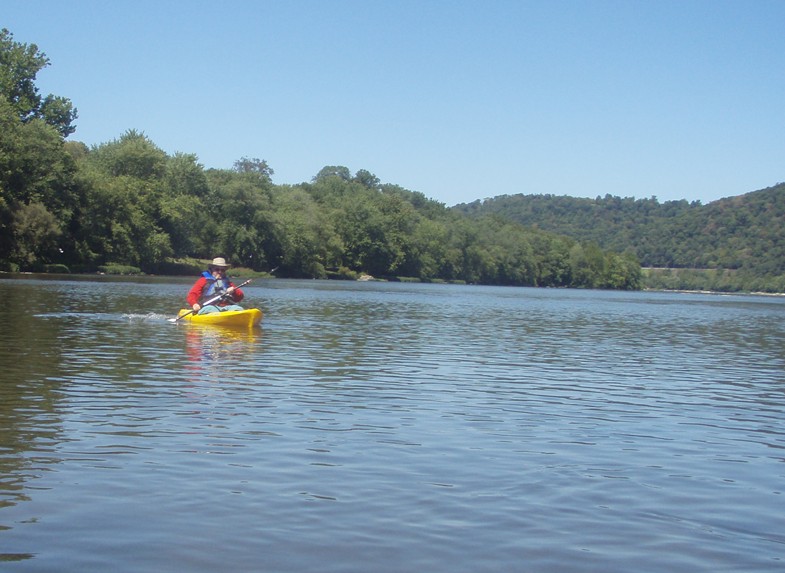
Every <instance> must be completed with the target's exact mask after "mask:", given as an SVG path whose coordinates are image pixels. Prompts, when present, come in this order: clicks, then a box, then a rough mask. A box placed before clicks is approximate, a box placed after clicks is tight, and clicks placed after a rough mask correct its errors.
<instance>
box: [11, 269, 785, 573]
mask: <svg viewBox="0 0 785 573" xmlns="http://www.w3.org/2000/svg"><path fill="white" fill-rule="evenodd" d="M191 282H192V281H191V280H190V279H188V280H184V279H166V278H146V279H125V280H120V279H102V278H101V277H96V278H92V279H84V278H82V279H80V278H79V277H71V278H45V277H36V276H27V277H20V276H8V275H5V276H4V277H3V278H2V279H0V300H2V305H0V318H1V319H2V326H3V328H2V330H0V562H2V563H0V569H2V570H3V571H8V572H14V571H25V572H28V571H35V572H53V571H57V572H80V573H81V572H93V571H95V572H107V571H112V572H114V573H125V572H128V573H131V572H133V573H137V572H140V571H145V572H148V571H149V572H153V571H154V572H158V573H160V572H178V573H180V572H210V573H215V572H217V571H231V572H233V573H236V572H297V573H302V572H319V573H323V572H328V573H329V572H335V573H354V572H356V573H386V572H390V573H419V572H423V573H424V572H428V573H457V572H465V573H484V572H488V573H499V572H524V571H525V572H554V573H565V572H568V573H570V572H603V573H608V572H619V573H622V572H623V573H630V572H636V573H640V572H657V573H662V572H668V573H673V572H681V571H683V572H689V573H696V572H711V573H716V572H719V571H734V572H740V571H743V572H745V573H751V572H758V571H771V572H774V571H776V572H780V571H783V570H785V491H783V490H784V488H785V299H781V298H776V297H763V296H720V295H708V294H677V293H639V292H636V293H619V292H600V291H578V290H545V289H527V288H496V287H475V286H457V285H421V284H415V285H410V284H400V283H375V282H366V283H354V282H352V283H349V282H326V281H286V280H258V281H255V282H253V283H252V284H251V285H249V286H248V287H246V288H245V289H244V290H245V293H246V300H245V304H246V306H258V307H259V308H261V309H262V310H263V311H264V313H265V316H264V319H263V321H262V326H261V328H257V329H255V330H251V331H246V330H240V331H237V330H234V331H232V330H224V329H221V328H217V327H211V328H210V327H202V328H199V327H197V326H195V325H190V324H172V323H170V322H169V321H168V320H167V319H169V318H172V317H173V316H175V315H176V312H177V310H178V308H180V305H181V304H182V302H183V299H184V297H185V293H186V291H187V289H188V287H189V286H190V284H191Z"/></svg>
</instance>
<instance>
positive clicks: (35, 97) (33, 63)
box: [0, 28, 77, 137]
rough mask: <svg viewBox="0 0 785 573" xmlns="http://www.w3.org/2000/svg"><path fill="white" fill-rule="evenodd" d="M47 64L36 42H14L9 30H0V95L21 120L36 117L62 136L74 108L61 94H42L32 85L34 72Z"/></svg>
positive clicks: (70, 128)
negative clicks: (42, 95) (44, 95)
mask: <svg viewBox="0 0 785 573" xmlns="http://www.w3.org/2000/svg"><path fill="white" fill-rule="evenodd" d="M48 65H49V58H47V57H46V54H44V53H43V52H41V51H39V50H38V46H36V45H35V44H22V43H20V42H16V41H14V37H13V34H12V33H11V32H9V31H8V30H7V29H5V28H3V29H2V30H0V97H2V98H5V100H6V101H7V102H8V103H9V104H10V105H11V107H12V108H13V110H14V112H15V113H16V115H17V117H18V118H19V119H20V120H21V121H22V122H23V123H26V122H29V121H32V120H34V119H39V120H42V121H43V122H44V123H46V124H47V125H50V126H52V127H54V128H55V129H56V130H57V131H58V133H59V134H60V135H61V136H62V137H66V136H68V135H70V134H71V133H73V132H74V129H75V128H74V126H73V122H74V120H75V119H76V116H77V113H76V109H75V108H74V107H73V106H72V105H71V102H70V100H68V99H67V98H64V97H60V96H54V95H52V94H49V95H47V96H46V97H44V98H42V97H41V95H40V94H39V93H38V87H37V86H36V85H35V79H36V76H37V75H38V72H39V71H41V70H42V69H43V68H45V67H46V66H48Z"/></svg>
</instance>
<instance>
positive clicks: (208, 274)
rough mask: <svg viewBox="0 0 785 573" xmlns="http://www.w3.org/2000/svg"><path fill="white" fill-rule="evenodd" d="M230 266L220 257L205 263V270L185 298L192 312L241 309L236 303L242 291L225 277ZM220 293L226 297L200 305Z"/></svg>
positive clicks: (205, 312) (241, 296)
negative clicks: (207, 263)
mask: <svg viewBox="0 0 785 573" xmlns="http://www.w3.org/2000/svg"><path fill="white" fill-rule="evenodd" d="M230 266H231V265H230V264H228V263H227V262H226V260H225V259H223V258H222V257H216V258H214V259H213V261H212V262H211V263H210V264H209V265H207V270H206V271H204V272H203V273H202V276H200V277H199V278H198V279H197V280H196V282H195V283H194V286H192V287H191V290H190V291H188V296H187V297H186V299H185V300H186V301H188V304H189V306H190V307H191V308H192V309H193V311H194V313H196V314H207V313H210V312H220V311H222V310H243V307H241V306H240V305H239V304H237V303H238V302H240V301H241V300H243V297H244V296H245V295H243V291H242V290H240V289H239V288H237V287H236V286H235V285H234V283H232V282H231V281H230V280H229V279H228V278H226V271H227V269H228V268H229V267H230ZM221 294H226V297H225V298H222V299H221V300H219V301H217V302H215V303H213V304H208V305H207V306H202V304H203V303H204V302H205V301H207V300H209V299H211V298H215V297H216V296H218V295H221Z"/></svg>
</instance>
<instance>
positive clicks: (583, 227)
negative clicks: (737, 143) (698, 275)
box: [453, 183, 785, 276]
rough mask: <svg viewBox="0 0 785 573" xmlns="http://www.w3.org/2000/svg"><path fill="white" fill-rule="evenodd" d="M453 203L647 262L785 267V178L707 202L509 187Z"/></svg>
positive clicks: (769, 272)
mask: <svg viewBox="0 0 785 573" xmlns="http://www.w3.org/2000/svg"><path fill="white" fill-rule="evenodd" d="M453 209H455V210H456V211H459V212H462V213H465V214H467V215H469V216H481V215H488V214H494V215H497V216H501V217H504V218H507V219H510V220H512V221H516V222H518V223H521V224H523V225H527V226H531V227H536V228H539V229H543V230H546V231H550V232H554V233H559V234H563V235H567V236H569V237H572V238H574V239H577V240H579V241H587V242H594V243H596V244H597V245H598V246H600V247H601V248H603V249H608V250H611V251H616V252H631V253H633V254H635V255H636V256H637V257H638V260H639V261H640V262H641V265H642V266H643V267H666V268H700V269H737V270H739V271H744V272H746V273H749V274H753V275H756V276H777V275H783V274H785V183H779V184H777V185H775V186H773V187H769V188H767V189H762V190H760V191H754V192H752V193H747V194H745V195H740V196H737V197H730V198H726V199H720V200H718V201H714V202H712V203H708V204H706V205H702V204H701V203H700V202H699V201H695V202H692V203H690V202H687V201H685V200H682V201H666V202H664V203H660V202H659V201H658V200H657V199H656V198H650V199H634V198H624V199H622V198H620V197H614V196H611V195H606V196H605V197H597V198H596V199H585V198H575V197H567V196H555V195H501V196H498V197H494V198H491V199H485V200H484V201H475V202H473V203H468V204H461V205H456V206H455V207H453Z"/></svg>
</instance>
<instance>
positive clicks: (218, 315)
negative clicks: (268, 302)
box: [177, 308, 262, 328]
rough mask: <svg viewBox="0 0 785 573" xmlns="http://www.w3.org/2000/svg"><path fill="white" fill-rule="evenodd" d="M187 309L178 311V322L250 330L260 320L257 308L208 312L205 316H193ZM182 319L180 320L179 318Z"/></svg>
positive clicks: (260, 314)
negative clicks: (240, 327)
mask: <svg viewBox="0 0 785 573" xmlns="http://www.w3.org/2000/svg"><path fill="white" fill-rule="evenodd" d="M189 312H190V311H189V310H188V309H185V308H184V309H182V310H180V313H179V314H178V315H177V316H178V318H179V319H180V320H187V321H189V322H193V323H194V324H214V325H216V326H243V327H247V328H250V327H252V326H256V325H257V324H259V321H261V320H262V311H261V310H259V309H258V308H246V309H244V310H224V311H222V312H208V313H207V314H194V313H193V312H191V313H190V314H188V313H189ZM180 317H182V318H180Z"/></svg>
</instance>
